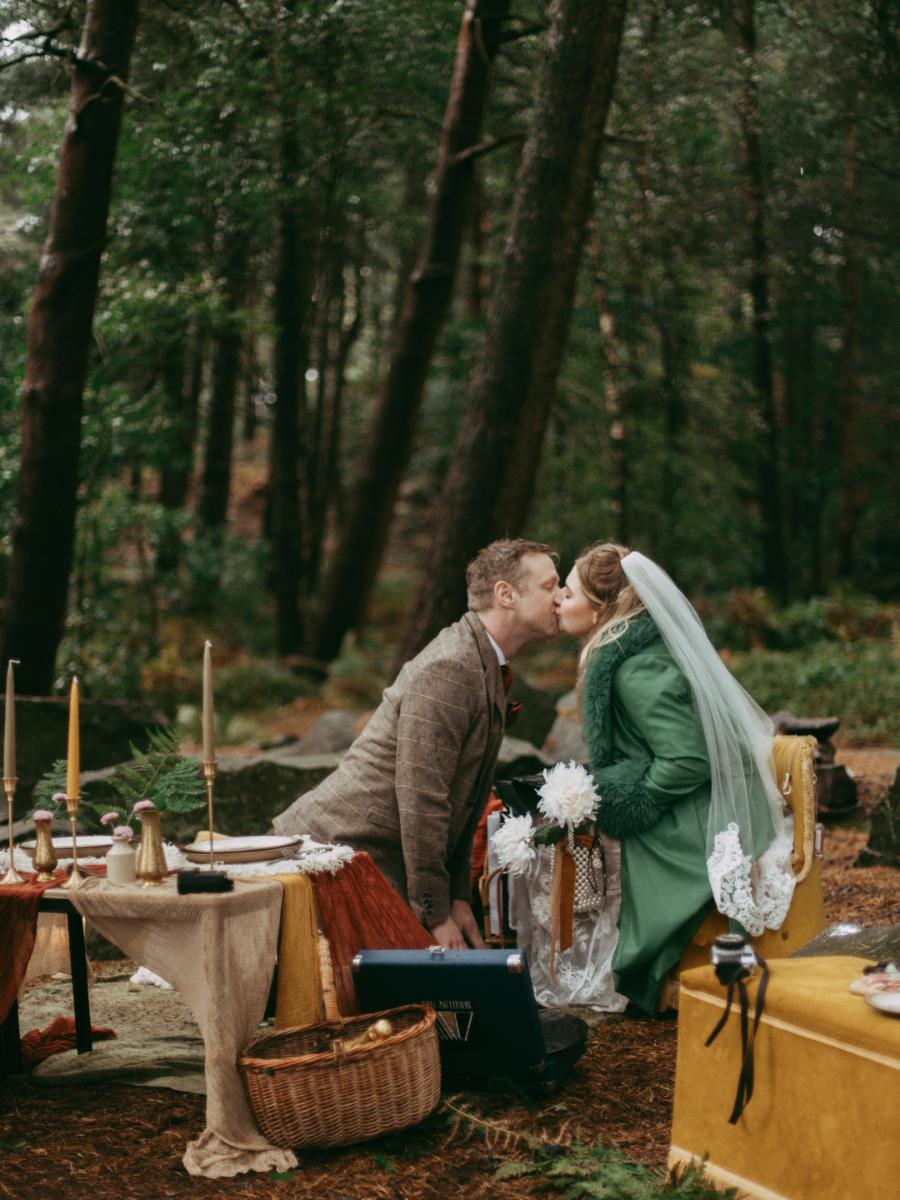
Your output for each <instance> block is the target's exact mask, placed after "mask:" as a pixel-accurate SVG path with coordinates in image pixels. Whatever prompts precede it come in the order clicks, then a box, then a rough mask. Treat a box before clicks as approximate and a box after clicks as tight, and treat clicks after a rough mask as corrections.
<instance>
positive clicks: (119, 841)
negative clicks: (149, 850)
mask: <svg viewBox="0 0 900 1200" xmlns="http://www.w3.org/2000/svg"><path fill="white" fill-rule="evenodd" d="M134 858H135V855H134V846H132V844H131V842H130V841H129V840H128V838H121V837H114V838H113V844H112V846H110V848H109V849H108V850H107V852H106V878H107V879H108V880H109V882H110V883H134V882H135V878H136V877H135V873H134Z"/></svg>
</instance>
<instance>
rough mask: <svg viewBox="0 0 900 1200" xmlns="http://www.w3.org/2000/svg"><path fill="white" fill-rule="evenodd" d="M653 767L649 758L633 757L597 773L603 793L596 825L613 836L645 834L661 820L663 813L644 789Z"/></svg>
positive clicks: (596, 776) (595, 773) (595, 772)
mask: <svg viewBox="0 0 900 1200" xmlns="http://www.w3.org/2000/svg"><path fill="white" fill-rule="evenodd" d="M649 766H650V759H649V758H647V759H631V758H629V759H625V760H624V761H622V762H619V763H615V764H614V765H613V766H611V767H601V768H600V770H599V771H594V783H595V784H596V787H597V790H598V791H599V793H600V804H599V806H598V808H597V815H596V817H595V824H596V825H598V826H599V827H600V829H601V831H602V832H603V833H605V834H607V835H608V836H609V837H614V838H623V837H630V836H631V835H632V834H635V833H643V832H644V830H646V829H650V828H651V827H652V826H653V825H655V824H656V822H657V821H658V820H659V818H660V811H659V809H658V808H657V806H656V804H654V802H653V800H652V799H651V797H650V795H649V794H648V792H647V790H646V788H645V787H644V776H645V775H646V773H647V768H648V767H649Z"/></svg>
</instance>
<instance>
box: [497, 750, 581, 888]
mask: <svg viewBox="0 0 900 1200" xmlns="http://www.w3.org/2000/svg"><path fill="white" fill-rule="evenodd" d="M538 796H539V797H540V799H539V800H538V808H539V809H540V811H541V812H542V813H543V815H544V816H545V817H547V818H548V819H549V820H548V824H546V825H542V826H541V827H540V828H535V825H534V822H533V821H532V819H531V817H530V816H524V817H512V816H510V817H506V818H505V819H504V821H503V823H502V824H501V826H500V828H499V829H498V830H497V832H496V833H495V834H494V836H493V837H492V838H491V845H492V847H493V849H494V853H495V854H496V855H497V860H498V862H499V863H500V866H501V867H502V868H503V869H504V870H505V871H508V872H509V873H510V875H525V874H527V872H528V871H529V869H530V867H531V864H532V863H533V862H534V859H535V855H536V850H535V847H536V846H552V845H554V844H555V843H557V842H560V841H562V840H563V838H565V839H566V840H567V841H568V843H569V846H570V847H571V846H572V844H573V843H574V840H575V837H576V836H577V835H578V834H580V833H586V832H588V827H589V826H590V824H591V822H592V821H593V819H594V814H595V812H596V810H597V805H598V804H599V803H600V796H599V795H598V794H597V790H596V788H595V787H594V780H593V776H591V775H589V774H588V772H587V771H586V770H585V769H584V767H582V766H581V765H580V764H579V763H576V762H568V763H557V764H556V766H555V767H550V768H549V769H547V770H545V771H544V782H543V784H542V785H541V787H539V788H538Z"/></svg>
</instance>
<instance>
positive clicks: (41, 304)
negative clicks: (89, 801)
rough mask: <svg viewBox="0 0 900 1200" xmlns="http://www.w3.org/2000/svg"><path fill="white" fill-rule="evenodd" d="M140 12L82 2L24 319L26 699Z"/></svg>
mask: <svg viewBox="0 0 900 1200" xmlns="http://www.w3.org/2000/svg"><path fill="white" fill-rule="evenodd" d="M137 14H138V4H137V0H88V5H87V9H86V11H85V17H84V25H83V28H82V35H81V42H80V45H79V47H78V50H77V51H76V52H75V53H74V54H73V55H72V61H71V85H70V94H69V115H68V119H67V121H66V126H65V131H64V133H63V139H62V145H61V149H60V160H59V170H58V173H57V179H56V190H55V193H54V198H53V208H52V212H51V216H50V227H49V231H48V234H47V240H46V242H45V244H44V249H43V253H42V255H41V261H40V269H39V275H38V282H37V286H36V288H35V293H34V301H33V305H32V309H31V316H30V319H29V323H28V350H27V362H26V367H25V382H24V387H23V392H22V455H21V462H20V468H19V481H18V488H17V496H16V517H15V523H14V528H13V538H12V556H11V560H10V565H9V579H8V587H7V600H6V621H5V628H4V638H3V660H4V661H5V660H6V659H7V658H18V659H20V660H21V666H20V667H19V670H18V672H17V675H16V682H17V684H18V687H19V688H20V690H21V691H23V692H31V693H37V694H40V693H44V692H48V691H49V690H50V686H51V684H52V682H53V669H54V662H55V658H56V651H57V647H58V646H59V642H60V638H61V636H62V628H63V620H64V616H65V611H66V598H67V595H68V578H69V568H70V565H71V561H72V548H73V540H74V532H75V509H76V490H77V487H78V464H79V455H80V449H81V416H82V400H83V389H84V380H85V372H86V370H87V363H88V353H89V349H90V339H91V326H92V323H93V317H94V306H95V302H96V298H97V284H98V279H99V273H100V256H101V254H102V253H103V246H104V241H105V238H106V225H107V217H108V214H109V203H110V194H111V191H112V174H113V163H114V161H115V156H116V145H117V142H118V137H119V127H120V124H121V117H122V107H123V102H124V96H125V81H126V80H127V78H128V68H129V63H130V61H131V51H132V46H133V44H134V35H135V30H136V28H137Z"/></svg>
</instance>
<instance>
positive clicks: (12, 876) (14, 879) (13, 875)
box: [0, 776, 25, 884]
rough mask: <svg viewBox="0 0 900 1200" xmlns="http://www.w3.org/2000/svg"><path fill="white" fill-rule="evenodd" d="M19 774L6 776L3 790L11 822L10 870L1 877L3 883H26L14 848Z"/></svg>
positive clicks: (8, 818) (8, 817) (0, 882)
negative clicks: (14, 808)
mask: <svg viewBox="0 0 900 1200" xmlns="http://www.w3.org/2000/svg"><path fill="white" fill-rule="evenodd" d="M17 783H18V776H13V777H12V778H11V779H6V778H4V780H3V791H4V792H5V794H6V813H7V820H8V822H9V870H8V871H7V872H6V874H5V875H4V876H3V878H2V879H0V884H3V883H9V884H12V883H24V882H25V880H24V878H23V877H22V876H21V875H20V874H19V872H18V871H17V870H16V865H15V863H16V860H15V851H14V849H13V797H14V796H15V794H16V784H17Z"/></svg>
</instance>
